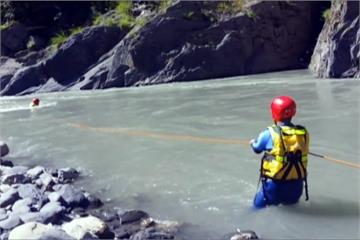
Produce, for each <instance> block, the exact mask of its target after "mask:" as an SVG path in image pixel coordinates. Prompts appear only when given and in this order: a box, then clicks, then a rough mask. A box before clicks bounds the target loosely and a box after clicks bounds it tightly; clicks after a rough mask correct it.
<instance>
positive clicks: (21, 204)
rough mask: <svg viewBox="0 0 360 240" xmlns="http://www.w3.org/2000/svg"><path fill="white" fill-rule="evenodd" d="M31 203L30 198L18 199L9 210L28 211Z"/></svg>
mask: <svg viewBox="0 0 360 240" xmlns="http://www.w3.org/2000/svg"><path fill="white" fill-rule="evenodd" d="M31 204H32V199H31V198H25V199H19V200H17V201H16V202H15V203H14V204H13V205H12V207H11V210H12V211H13V212H16V213H22V214H24V213H28V212H30V207H31Z"/></svg>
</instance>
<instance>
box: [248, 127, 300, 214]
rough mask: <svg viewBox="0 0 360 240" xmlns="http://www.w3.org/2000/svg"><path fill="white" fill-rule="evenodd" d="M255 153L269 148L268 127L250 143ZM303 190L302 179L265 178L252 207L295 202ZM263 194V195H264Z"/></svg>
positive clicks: (270, 145)
mask: <svg viewBox="0 0 360 240" xmlns="http://www.w3.org/2000/svg"><path fill="white" fill-rule="evenodd" d="M278 125H280V126H294V125H293V124H292V123H291V122H284V123H280V122H278ZM251 147H252V149H253V150H254V152H255V153H258V154H259V153H261V152H263V151H266V150H271V149H272V147H273V141H272V139H271V134H270V131H269V130H268V129H266V130H264V131H263V132H261V133H260V135H259V137H258V138H257V139H256V141H255V142H254V143H252V144H251ZM302 192H303V180H301V179H300V180H290V181H278V180H272V179H266V181H263V182H262V186H261V188H260V189H259V190H258V192H257V193H256V195H255V199H254V207H256V208H263V207H266V205H278V204H280V203H281V204H294V203H297V202H298V201H299V199H300V197H301V195H302ZM264 194H265V196H264Z"/></svg>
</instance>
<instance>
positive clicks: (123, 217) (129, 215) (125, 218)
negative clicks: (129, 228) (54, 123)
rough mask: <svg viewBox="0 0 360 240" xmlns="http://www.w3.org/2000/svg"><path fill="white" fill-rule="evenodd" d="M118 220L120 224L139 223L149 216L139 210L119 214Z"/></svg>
mask: <svg viewBox="0 0 360 240" xmlns="http://www.w3.org/2000/svg"><path fill="white" fill-rule="evenodd" d="M118 215H119V219H120V222H121V223H122V224H126V223H132V222H137V221H140V220H141V219H144V218H148V217H149V214H148V213H146V212H144V211H141V210H130V211H125V212H123V213H119V214H118Z"/></svg>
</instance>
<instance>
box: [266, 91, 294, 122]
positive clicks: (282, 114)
mask: <svg viewBox="0 0 360 240" xmlns="http://www.w3.org/2000/svg"><path fill="white" fill-rule="evenodd" d="M295 113H296V103H295V101H294V99H292V98H291V97H289V96H278V97H275V98H274V99H273V100H272V102H271V114H272V118H273V119H274V120H275V121H283V120H286V119H290V118H292V117H293V116H294V115H295Z"/></svg>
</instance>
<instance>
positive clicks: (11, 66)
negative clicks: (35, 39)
mask: <svg viewBox="0 0 360 240" xmlns="http://www.w3.org/2000/svg"><path fill="white" fill-rule="evenodd" d="M21 67H22V64H21V63H19V62H17V61H16V60H15V59H13V58H8V57H4V56H1V57H0V82H1V88H4V87H5V86H6V85H7V84H8V83H9V81H10V79H11V78H12V77H13V76H14V75H15V73H16V71H17V70H19V69H20V68H21ZM0 145H1V144H0Z"/></svg>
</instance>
